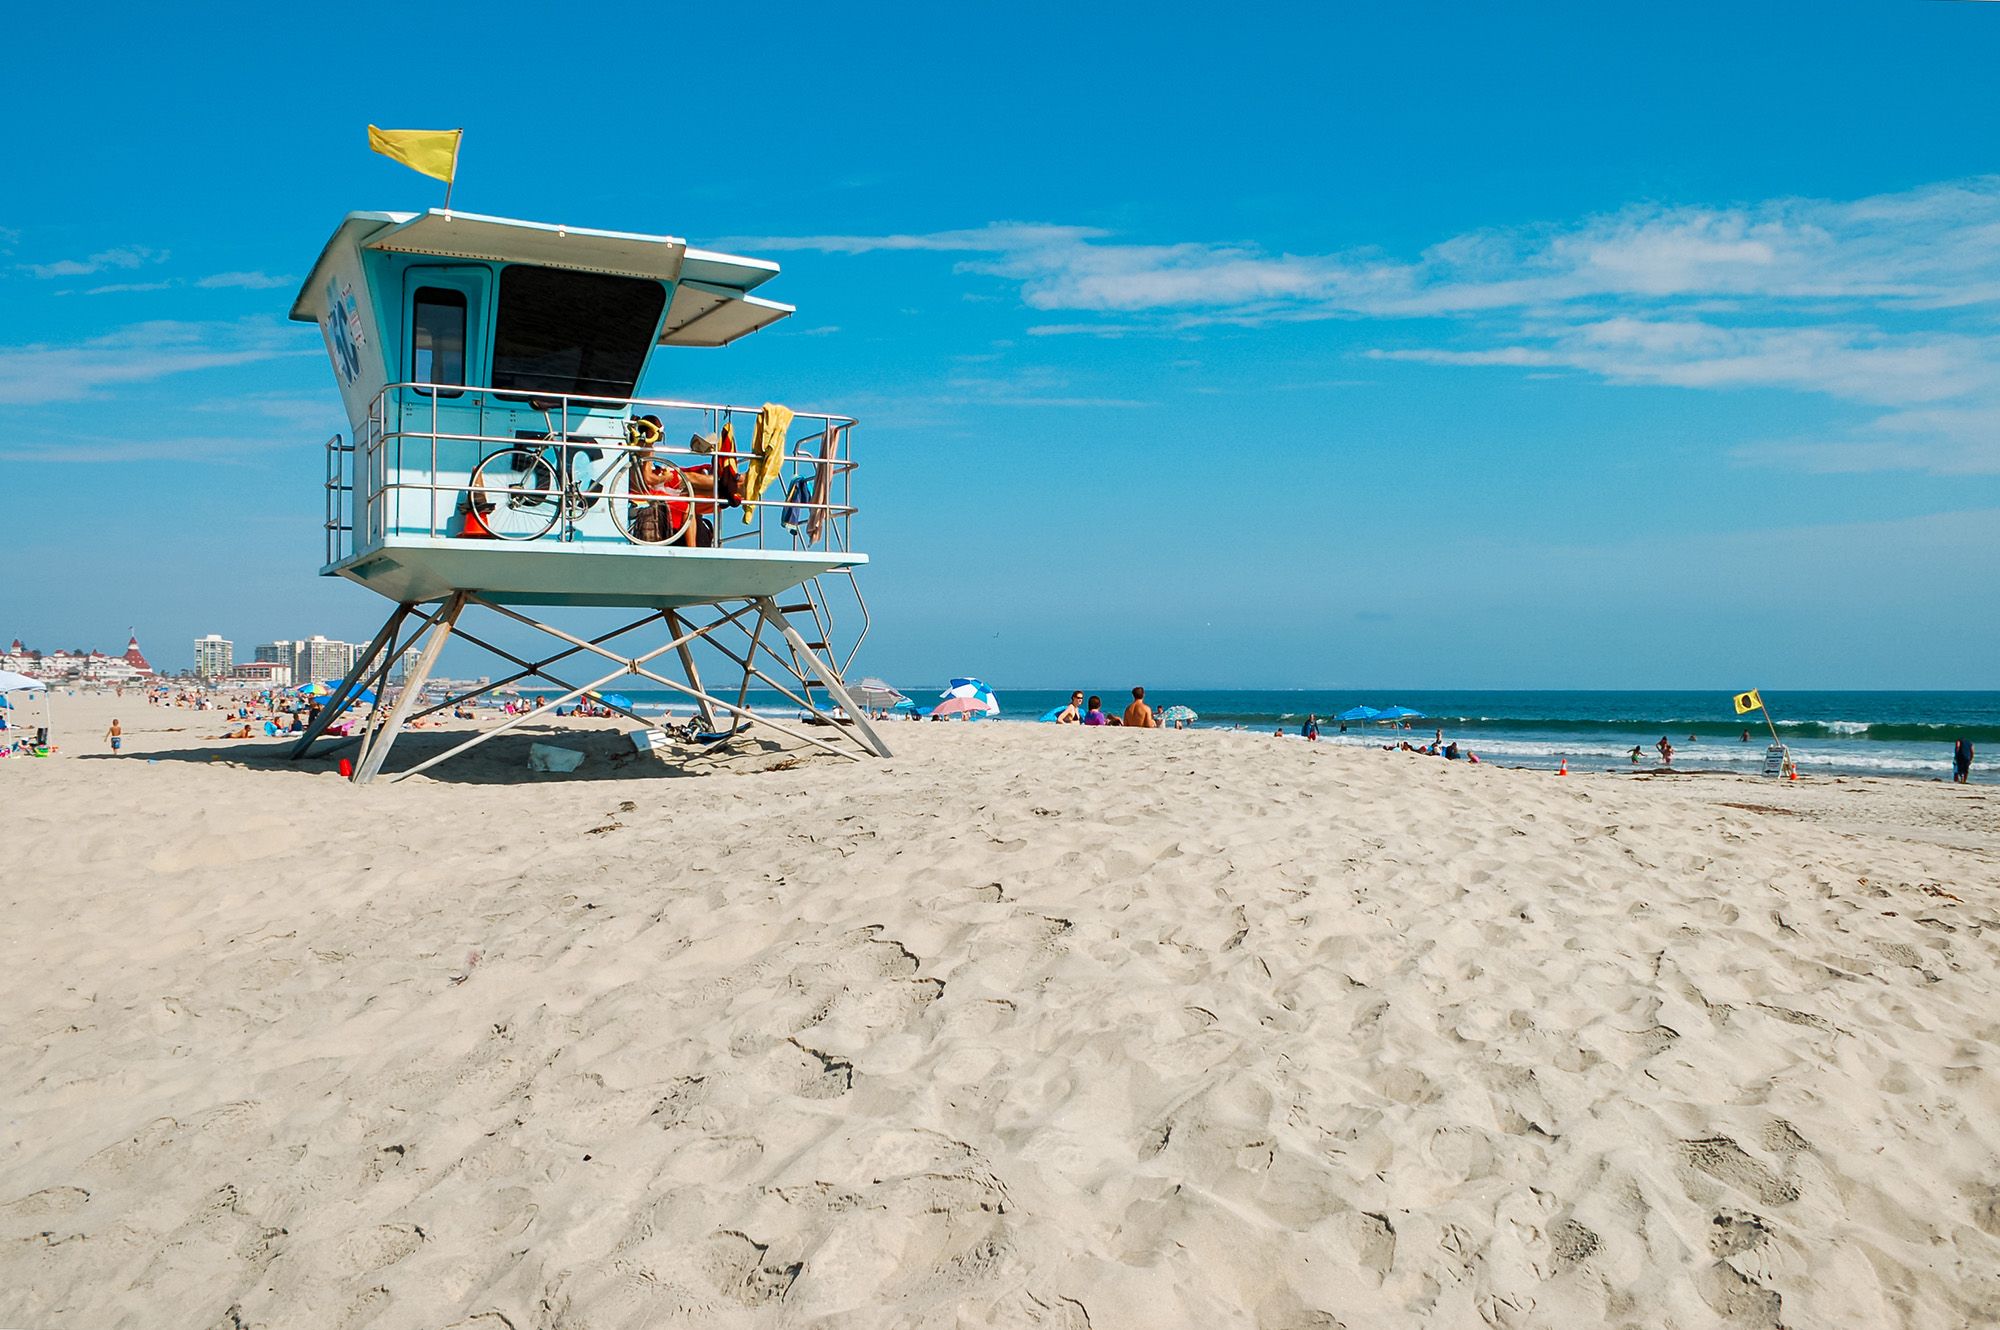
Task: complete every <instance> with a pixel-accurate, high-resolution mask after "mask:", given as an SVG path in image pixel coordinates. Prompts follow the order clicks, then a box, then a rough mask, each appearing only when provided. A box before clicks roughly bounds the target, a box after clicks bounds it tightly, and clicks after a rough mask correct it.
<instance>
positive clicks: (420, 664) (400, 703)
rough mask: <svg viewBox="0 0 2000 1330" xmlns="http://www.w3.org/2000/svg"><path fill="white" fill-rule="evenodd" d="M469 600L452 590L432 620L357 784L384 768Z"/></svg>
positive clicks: (365, 756) (360, 769) (366, 755)
mask: <svg viewBox="0 0 2000 1330" xmlns="http://www.w3.org/2000/svg"><path fill="white" fill-rule="evenodd" d="M465 600H466V593H465V592H463V591H454V592H452V594H451V599H449V600H447V601H446V602H445V603H444V608H443V609H442V610H440V611H438V616H437V618H436V619H434V620H432V621H431V631H430V636H429V637H428V638H427V639H425V641H424V649H423V652H422V653H421V654H420V655H418V657H417V663H416V664H415V665H414V666H412V667H411V669H410V677H409V678H407V679H405V680H404V681H403V692H402V695H401V696H399V697H398V698H397V699H396V705H395V708H394V709H393V710H391V711H390V713H389V719H388V721H387V723H386V724H385V725H384V726H383V727H382V731H381V733H379V734H377V735H375V736H374V738H373V741H372V742H370V743H369V744H368V746H367V748H366V749H365V750H364V751H363V752H362V754H361V763H360V765H359V766H357V767H355V769H354V783H355V784H356V785H366V784H367V783H368V782H369V781H371V780H373V779H375V776H376V773H378V772H380V771H381V770H382V763H383V762H384V761H385V760H386V759H387V758H388V756H389V749H390V748H391V747H393V746H394V745H395V742H396V733H397V731H398V730H400V729H401V728H402V726H403V721H404V719H405V718H406V717H408V716H409V714H410V711H411V709H412V708H413V706H414V704H415V702H416V700H417V697H418V695H419V694H421V693H422V692H423V690H424V683H425V682H426V681H427V680H428V679H429V678H430V677H431V670H432V668H433V667H435V666H436V665H437V658H438V652H440V651H442V650H443V649H444V644H445V640H446V639H447V638H449V637H450V636H451V630H452V626H453V625H454V624H456V623H457V622H458V616H459V615H460V614H461V613H462V612H463V611H464V609H465ZM377 696H378V697H379V696H380V694H379V693H378V694H377Z"/></svg>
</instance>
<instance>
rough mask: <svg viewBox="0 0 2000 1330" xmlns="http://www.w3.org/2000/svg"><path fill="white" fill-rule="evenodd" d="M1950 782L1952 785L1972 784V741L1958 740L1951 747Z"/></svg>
mask: <svg viewBox="0 0 2000 1330" xmlns="http://www.w3.org/2000/svg"><path fill="white" fill-rule="evenodd" d="M1951 780H1952V784H1954V785H1970V784H1971V783H1972V740H1970V739H1960V740H1959V741H1958V742H1957V743H1955V744H1953V745H1952V746H1951Z"/></svg>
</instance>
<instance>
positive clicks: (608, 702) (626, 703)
mask: <svg viewBox="0 0 2000 1330" xmlns="http://www.w3.org/2000/svg"><path fill="white" fill-rule="evenodd" d="M598 700H599V701H601V702H603V703H604V705H605V706H607V707H623V708H625V710H627V711H630V710H631V709H632V699H631V698H629V697H627V696H625V694H623V693H604V694H602V695H601V696H600V697H599V699H598Z"/></svg>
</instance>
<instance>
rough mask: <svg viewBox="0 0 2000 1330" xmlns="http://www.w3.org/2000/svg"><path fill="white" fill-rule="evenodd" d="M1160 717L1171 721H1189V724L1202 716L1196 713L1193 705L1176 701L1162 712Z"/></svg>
mask: <svg viewBox="0 0 2000 1330" xmlns="http://www.w3.org/2000/svg"><path fill="white" fill-rule="evenodd" d="M1160 719H1161V720H1164V721H1167V722H1169V723H1179V722H1181V721H1187V722H1188V723H1189V724H1193V723H1194V722H1195V721H1198V720H1200V719H1201V717H1200V716H1197V715H1196V714H1195V712H1194V708H1193V707H1184V706H1181V705H1180V704H1179V703H1175V704H1174V705H1173V706H1170V707H1168V708H1167V709H1166V710H1165V711H1162V712H1161V713H1160Z"/></svg>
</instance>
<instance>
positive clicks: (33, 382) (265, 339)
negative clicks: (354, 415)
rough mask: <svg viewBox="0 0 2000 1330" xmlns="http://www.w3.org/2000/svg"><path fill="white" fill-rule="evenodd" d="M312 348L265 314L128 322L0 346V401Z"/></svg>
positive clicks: (45, 398) (60, 397) (38, 399)
mask: <svg viewBox="0 0 2000 1330" xmlns="http://www.w3.org/2000/svg"><path fill="white" fill-rule="evenodd" d="M312 353H313V352H312V350H310V349H308V350H302V349H301V348H300V345H299V342H298V339H297V338H295V337H293V336H290V335H289V330H287V329H286V328H285V327H284V326H283V325H281V324H279V323H277V322H276V321H275V320H270V319H246V320H243V321H241V322H235V323H177V322H171V321H167V320H155V321H151V322H146V323H135V324H132V325H130V326H128V327H125V328H121V329H118V330H117V331H115V332H111V333H106V334H104V335H103V336H100V337H93V338H89V339H87V340H84V341H81V342H72V343H54V342H33V343H28V344H26V345H20V346H0V404H9V405H16V404H23V403H30V402H32V403H45V402H73V401H78V400H81V399H84V398H88V397H95V396H97V395H99V394H100V393H102V392H103V391H104V390H106V389H108V388H112V387H115V386H117V385H120V384H126V383H140V382H145V381H147V380H151V379H160V378H165V377H167V376H169V375H174V374H187V373H192V372H194V371H197V370H206V369H220V368H225V367H228V366H232V365H248V364H253V363H255V362H257V361H262V360H272V359H276V358H277V357H280V356H286V355H301V354H312Z"/></svg>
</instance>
